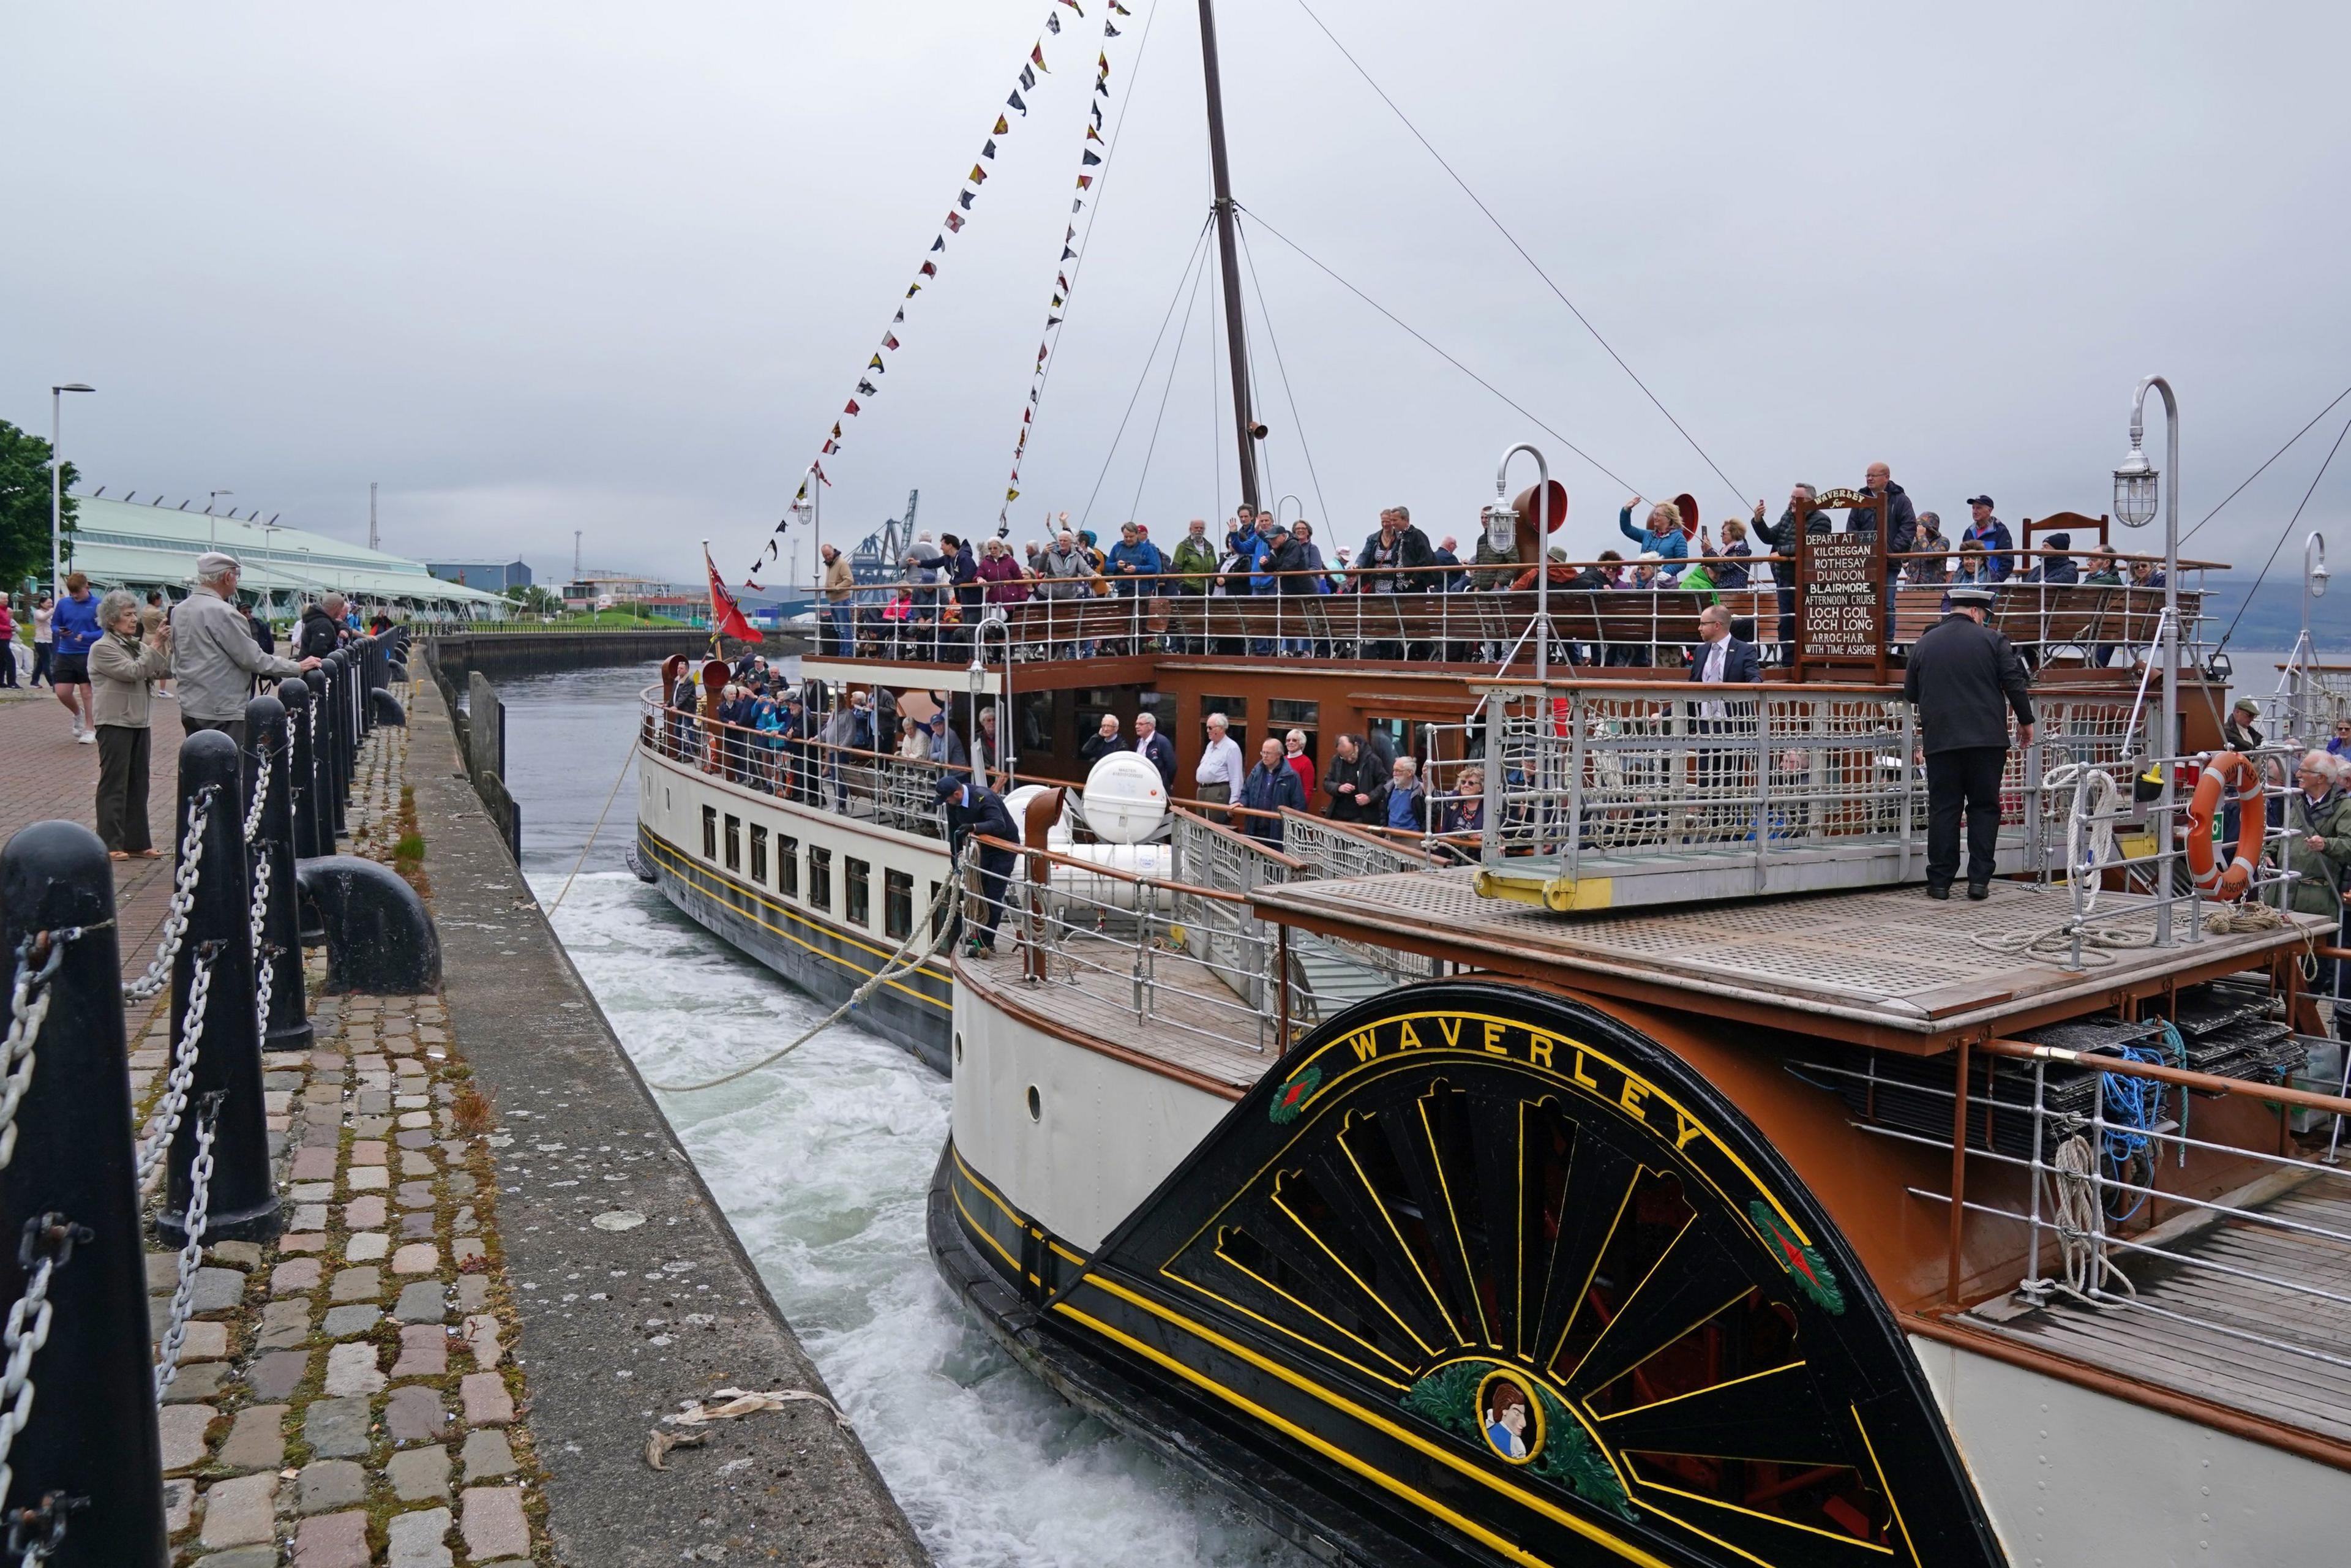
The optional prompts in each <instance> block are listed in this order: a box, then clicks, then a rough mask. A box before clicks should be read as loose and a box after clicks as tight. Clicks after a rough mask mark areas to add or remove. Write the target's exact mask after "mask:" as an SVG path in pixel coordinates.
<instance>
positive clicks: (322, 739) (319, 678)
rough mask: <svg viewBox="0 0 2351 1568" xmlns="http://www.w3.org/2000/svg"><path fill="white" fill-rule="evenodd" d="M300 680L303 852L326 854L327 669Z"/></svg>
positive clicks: (329, 846)
mask: <svg viewBox="0 0 2351 1568" xmlns="http://www.w3.org/2000/svg"><path fill="white" fill-rule="evenodd" d="M302 684H303V685H306V686H308V687H309V688H310V735H309V741H310V746H309V751H310V761H309V766H308V768H305V769H304V770H303V777H304V779H307V780H308V785H309V796H308V799H307V800H304V801H303V802H302V809H303V811H304V814H305V815H307V816H308V818H309V819H310V847H309V848H308V850H306V851H304V853H305V854H312V855H330V854H333V853H334V852H335V810H334V807H333V805H332V804H330V803H329V800H328V797H329V795H331V794H333V793H334V788H335V784H334V778H335V775H334V768H333V766H332V765H331V764H330V763H329V762H328V760H327V755H328V753H329V752H330V751H332V750H333V749H334V745H335V743H334V737H333V730H332V726H333V723H334V720H333V719H332V718H331V717H330V716H329V714H328V711H327V709H328V706H329V704H328V700H327V671H326V666H325V665H323V664H322V665H320V666H319V668H317V669H315V670H308V671H305V672H304V673H303V675H302Z"/></svg>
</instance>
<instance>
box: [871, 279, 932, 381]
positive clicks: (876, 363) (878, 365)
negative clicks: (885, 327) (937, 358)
mask: <svg viewBox="0 0 2351 1568" xmlns="http://www.w3.org/2000/svg"><path fill="white" fill-rule="evenodd" d="M923 265H924V266H925V267H928V266H929V265H930V263H929V262H927V261H926V262H925V263H924V264H923ZM865 368H866V369H867V370H869V371H886V370H888V369H889V368H890V367H889V366H887V365H885V364H883V362H882V356H881V355H880V354H879V353H878V352H877V353H876V354H875V355H874V356H873V357H872V359H870V360H868V361H865Z"/></svg>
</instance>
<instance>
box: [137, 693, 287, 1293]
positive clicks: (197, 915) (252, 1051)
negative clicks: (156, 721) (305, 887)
mask: <svg viewBox="0 0 2351 1568" xmlns="http://www.w3.org/2000/svg"><path fill="white" fill-rule="evenodd" d="M237 763H238V754H237V748H236V742H235V741H234V740H231V739H230V738H229V737H227V736H225V735H224V734H222V733H221V732H220V731H218V730H204V731H203V732H201V733H199V734H196V735H192V736H190V737H188V738H187V739H186V741H184V742H183V743H182V745H181V747H180V815H179V822H180V831H182V832H183V833H184V832H185V831H187V822H188V812H189V809H190V807H191V805H192V804H193V802H195V801H197V800H199V799H204V800H208V801H209V806H208V810H207V814H206V817H205V819H204V837H203V839H202V841H201V844H202V847H201V848H200V849H199V850H198V851H197V853H198V854H199V855H200V856H201V857H202V858H203V862H204V870H203V872H202V873H201V874H200V875H199V877H198V879H197V882H196V896H195V903H194V904H193V907H192V908H190V909H189V911H188V932H187V936H186V939H185V940H183V942H182V943H181V944H180V956H179V957H178V958H177V959H176V960H174V961H173V963H172V1052H173V1054H174V1056H175V1057H176V1056H177V1054H178V1051H179V1048H180V1040H181V1036H182V1032H183V1030H185V1029H186V1027H187V1016H188V993H189V990H190V988H192V987H193V985H194V984H195V977H196V974H197V972H198V967H199V965H200V963H203V964H206V965H208V967H209V969H210V973H211V981H210V985H209V988H208V990H207V994H206V997H205V1002H204V1014H203V1028H204V1038H203V1040H202V1041H201V1042H200V1045H199V1049H198V1050H197V1051H196V1064H195V1072H194V1075H193V1079H192V1081H191V1082H190V1084H189V1089H188V1113H187V1114H186V1115H184V1116H183V1117H182V1118H181V1119H180V1130H179V1132H178V1133H177V1134H174V1135H173V1137H172V1156H171V1168H172V1176H171V1185H170V1186H169V1188H168V1189H167V1190H166V1196H165V1197H164V1202H163V1212H162V1214H161V1215H159V1216H158V1217H157V1218H156V1220H155V1234H156V1235H157V1236H159V1237H161V1238H162V1239H163V1241H164V1242H165V1243H166V1244H167V1245H170V1246H173V1247H179V1246H183V1245H185V1244H186V1242H187V1239H188V1237H187V1213H188V1199H189V1196H190V1194H189V1179H190V1166H192V1165H193V1162H194V1160H195V1155H196V1124H197V1118H196V1115H195V1107H196V1106H197V1105H198V1104H199V1103H202V1101H203V1099H204V1096H205V1095H206V1094H209V1093H214V1092H218V1093H219V1094H220V1095H221V1096H222V1099H221V1102H220V1120H219V1131H218V1135H217V1137H216V1139H215V1141H214V1145H213V1178H212V1186H211V1191H210V1201H209V1203H208V1205H207V1212H208V1214H209V1216H210V1219H209V1223H208V1224H207V1225H206V1227H205V1229H204V1238H205V1240H206V1241H207V1242H213V1241H266V1240H267V1239H269V1238H271V1237H273V1236H276V1235H277V1232H278V1230H279V1228H281V1223H282V1217H281V1215H280V1214H279V1211H278V1206H277V1185H276V1184H275V1183H274V1182H273V1181H272V1180H271V1179H270V1174H269V1127H268V1124H267V1121H266V1117H265V1114H264V1111H263V1102H262V1096H261V1029H260V1020H259V1019H257V1018H256V1016H255V1011H254V1003H255V999H256V998H255V992H254V969H253V930H252V926H251V925H249V924H248V922H249V921H250V919H251V918H252V900H253V880H252V872H251V869H250V866H249V863H248V862H247V859H246V852H245V820H244V814H243V812H241V811H240V810H238V809H237V808H238V806H239V805H240V803H241V802H242V800H243V792H242V790H240V789H239V788H238V785H237V771H238V768H237Z"/></svg>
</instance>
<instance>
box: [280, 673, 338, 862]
mask: <svg viewBox="0 0 2351 1568" xmlns="http://www.w3.org/2000/svg"><path fill="white" fill-rule="evenodd" d="M314 695H316V694H314V693H313V692H312V691H311V689H310V683H309V682H308V681H307V680H286V681H281V682H279V683H278V685H277V701H278V704H279V706H282V707H284V708H285V710H286V742H287V744H286V764H287V768H286V806H287V812H286V814H287V828H288V831H289V832H290V834H291V836H292V841H293V844H294V853H295V855H296V857H297V858H298V859H305V860H307V859H308V858H309V857H310V856H312V855H321V854H330V853H332V851H331V850H322V849H320V848H319V824H318V821H317V819H316V817H315V815H314V814H313V812H312V811H311V809H310V796H311V792H312V787H313V786H312V779H311V772H312V770H313V769H314V768H316V767H317V766H318V764H317V762H316V761H315V760H314V759H313V758H312V757H311V755H310V737H309V735H308V733H307V722H308V719H309V716H310V715H311V713H312V711H313V710H312V707H311V699H312V697H313V696H314Z"/></svg>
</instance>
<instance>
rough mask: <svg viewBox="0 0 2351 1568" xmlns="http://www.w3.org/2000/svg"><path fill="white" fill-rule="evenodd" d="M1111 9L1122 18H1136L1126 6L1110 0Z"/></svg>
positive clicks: (1115, 0) (1116, 0)
mask: <svg viewBox="0 0 2351 1568" xmlns="http://www.w3.org/2000/svg"><path fill="white" fill-rule="evenodd" d="M1110 8H1111V9H1112V10H1113V11H1115V12H1117V13H1118V14H1119V15H1120V16H1134V12H1132V11H1130V10H1128V9H1127V8H1126V7H1125V6H1123V5H1120V4H1119V3H1118V0H1110Z"/></svg>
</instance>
